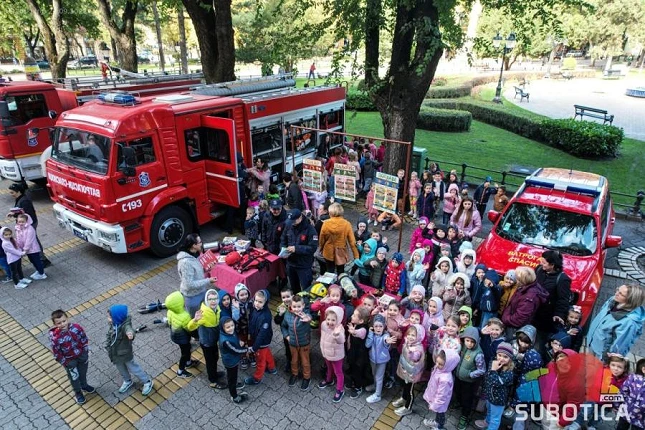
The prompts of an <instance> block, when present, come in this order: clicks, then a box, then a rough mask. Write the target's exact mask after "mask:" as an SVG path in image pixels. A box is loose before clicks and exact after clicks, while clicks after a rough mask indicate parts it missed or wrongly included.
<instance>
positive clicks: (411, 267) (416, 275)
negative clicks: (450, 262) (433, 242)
mask: <svg viewBox="0 0 645 430" xmlns="http://www.w3.org/2000/svg"><path fill="white" fill-rule="evenodd" d="M424 257H425V251H424V250H423V248H418V249H416V250H414V252H413V253H412V255H411V256H410V259H409V260H408V262H407V264H406V265H405V270H406V271H407V274H406V281H407V286H406V295H410V293H411V292H412V287H414V286H415V285H421V284H422V283H423V278H425V276H426V268H425V267H424V265H423V258H424Z"/></svg>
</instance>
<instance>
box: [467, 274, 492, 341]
mask: <svg viewBox="0 0 645 430" xmlns="http://www.w3.org/2000/svg"><path fill="white" fill-rule="evenodd" d="M487 270H488V269H487V268H486V265H485V264H481V263H480V264H478V265H477V266H475V273H474V274H473V276H471V277H470V299H471V300H472V302H473V304H472V308H473V318H474V321H473V323H474V324H475V326H479V321H480V320H481V311H480V310H479V302H480V301H481V298H482V293H483V292H484V288H485V287H484V280H485V279H486V271H487ZM493 352H494V351H493Z"/></svg>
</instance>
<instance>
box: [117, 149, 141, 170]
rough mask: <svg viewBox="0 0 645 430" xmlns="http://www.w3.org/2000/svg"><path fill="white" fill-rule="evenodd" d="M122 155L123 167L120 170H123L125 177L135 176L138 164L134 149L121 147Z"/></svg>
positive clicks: (121, 164)
mask: <svg viewBox="0 0 645 430" xmlns="http://www.w3.org/2000/svg"><path fill="white" fill-rule="evenodd" d="M121 154H123V159H122V161H121V163H119V165H120V166H121V168H120V169H119V170H121V171H122V172H123V174H124V175H125V176H128V177H131V176H135V175H136V174H137V171H136V169H135V167H134V166H135V165H136V163H137V159H136V156H135V154H134V149H132V148H130V147H129V146H121Z"/></svg>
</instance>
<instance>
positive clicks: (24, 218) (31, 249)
mask: <svg viewBox="0 0 645 430" xmlns="http://www.w3.org/2000/svg"><path fill="white" fill-rule="evenodd" d="M33 223H34V222H33V220H32V219H31V216H29V214H20V215H18V216H17V217H16V243H17V245H18V248H19V249H22V250H23V251H25V253H26V254H27V258H29V261H30V262H31V264H32V265H33V266H34V268H35V269H36V272H34V273H32V275H31V278H32V279H47V275H45V266H44V265H43V260H42V258H41V257H40V252H41V248H40V245H39V244H38V239H37V238H36V229H35V228H34V227H33Z"/></svg>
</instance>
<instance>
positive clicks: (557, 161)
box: [346, 97, 645, 204]
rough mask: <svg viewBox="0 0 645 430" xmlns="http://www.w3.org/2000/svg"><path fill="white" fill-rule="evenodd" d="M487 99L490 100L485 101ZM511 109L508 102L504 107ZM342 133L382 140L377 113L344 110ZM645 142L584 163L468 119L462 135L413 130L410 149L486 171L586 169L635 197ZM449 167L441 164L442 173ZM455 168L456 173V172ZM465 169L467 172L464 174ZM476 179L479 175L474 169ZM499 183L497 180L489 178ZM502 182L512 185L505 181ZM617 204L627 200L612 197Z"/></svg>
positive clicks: (644, 178) (643, 175) (642, 178)
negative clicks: (612, 156) (514, 167)
mask: <svg viewBox="0 0 645 430" xmlns="http://www.w3.org/2000/svg"><path fill="white" fill-rule="evenodd" d="M491 98H492V97H491ZM507 105H511V103H507ZM346 118H347V131H348V132H349V133H355V134H361V135H366V136H375V137H381V136H383V126H382V123H381V117H380V115H379V114H378V112H349V111H348V112H347V113H346ZM644 145H645V142H641V141H638V140H634V139H625V140H624V141H623V145H622V147H621V150H620V152H621V154H620V156H619V157H617V158H615V159H611V160H601V161H596V160H584V159H580V158H576V157H574V156H572V155H569V154H567V153H565V152H562V151H560V150H558V149H555V148H551V147H549V146H546V145H543V144H541V143H538V142H535V141H533V140H530V139H526V138H524V137H522V136H519V135H516V134H514V133H511V132H508V131H506V130H503V129H501V128H497V127H493V126H490V125H488V124H485V123H482V122H479V121H473V122H472V126H471V128H470V131H468V132H466V133H446V132H433V131H426V130H420V129H417V132H416V138H415V146H417V147H423V148H426V149H427V151H428V157H430V159H433V160H434V159H437V160H444V161H452V162H455V163H458V164H461V163H466V164H467V165H469V166H477V167H481V168H486V169H490V170H498V171H508V170H509V168H510V166H511V165H513V164H516V165H521V166H528V167H535V168H537V167H562V168H567V169H569V168H571V169H575V170H583V171H590V172H594V173H598V174H600V175H603V176H606V177H607V178H609V181H610V183H611V188H612V190H614V191H615V192H616V191H617V192H622V193H625V194H630V195H632V196H635V195H636V192H637V191H638V190H639V189H641V188H643V184H644V183H645V170H644V169H643V166H645V151H644V150H643V146H644ZM451 168H453V166H449V165H444V166H443V167H442V169H444V170H445V169H451ZM458 170H459V169H458ZM469 170H470V169H468V170H467V172H468V171H469ZM473 174H474V175H476V176H479V177H481V176H484V175H485V174H484V173H483V172H478V171H474V172H473ZM494 179H496V180H499V179H501V177H496V176H494ZM508 182H510V183H513V182H515V180H513V179H511V180H509V181H508ZM614 199H615V200H616V201H617V202H619V203H623V204H632V203H633V201H634V199H633V198H626V197H622V198H621V197H620V196H616V195H615V196H614Z"/></svg>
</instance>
